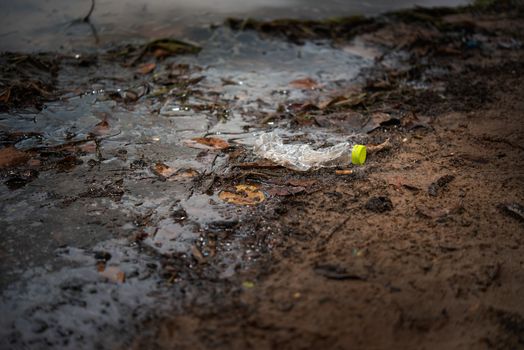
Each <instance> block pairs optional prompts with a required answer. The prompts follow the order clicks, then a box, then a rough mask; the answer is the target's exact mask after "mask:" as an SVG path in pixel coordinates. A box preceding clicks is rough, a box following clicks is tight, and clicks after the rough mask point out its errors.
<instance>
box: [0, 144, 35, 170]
mask: <svg viewBox="0 0 524 350" xmlns="http://www.w3.org/2000/svg"><path fill="white" fill-rule="evenodd" d="M29 158H30V155H29V153H28V152H24V151H20V150H18V149H16V148H15V147H13V146H9V147H5V148H1V149H0V169H2V168H8V167H12V166H17V165H20V164H23V163H25V162H26V161H28V160H29Z"/></svg>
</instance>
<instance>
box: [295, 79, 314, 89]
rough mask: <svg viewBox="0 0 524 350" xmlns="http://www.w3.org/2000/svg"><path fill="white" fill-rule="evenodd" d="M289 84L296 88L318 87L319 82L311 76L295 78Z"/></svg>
mask: <svg viewBox="0 0 524 350" xmlns="http://www.w3.org/2000/svg"><path fill="white" fill-rule="evenodd" d="M289 85H290V86H292V87H294V88H296V89H308V90H312V89H316V88H317V87H319V84H318V83H317V82H316V81H315V80H313V79H311V78H303V79H296V80H293V81H291V82H290V83H289Z"/></svg>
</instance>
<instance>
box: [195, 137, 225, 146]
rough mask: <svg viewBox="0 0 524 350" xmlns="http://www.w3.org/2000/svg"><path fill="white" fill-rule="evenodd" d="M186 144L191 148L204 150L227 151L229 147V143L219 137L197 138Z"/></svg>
mask: <svg viewBox="0 0 524 350" xmlns="http://www.w3.org/2000/svg"><path fill="white" fill-rule="evenodd" d="M186 144H187V145H188V146H189V147H193V148H204V149H226V148H228V147H229V143H228V142H227V141H226V140H222V139H220V138H218V137H195V138H194V139H191V140H187V141H186Z"/></svg>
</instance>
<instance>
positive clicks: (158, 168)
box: [152, 162, 176, 177]
mask: <svg viewBox="0 0 524 350" xmlns="http://www.w3.org/2000/svg"><path fill="white" fill-rule="evenodd" d="M152 170H153V172H154V173H155V174H157V175H159V176H163V177H170V176H171V175H173V174H174V173H175V172H176V170H175V169H173V168H171V167H170V166H168V165H166V164H164V163H161V162H158V163H156V164H155V166H154V167H153V169H152Z"/></svg>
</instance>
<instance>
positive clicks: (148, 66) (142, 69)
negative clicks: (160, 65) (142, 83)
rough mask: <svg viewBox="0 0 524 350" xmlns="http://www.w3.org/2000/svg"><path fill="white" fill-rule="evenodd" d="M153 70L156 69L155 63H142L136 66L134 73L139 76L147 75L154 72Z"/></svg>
mask: <svg viewBox="0 0 524 350" xmlns="http://www.w3.org/2000/svg"><path fill="white" fill-rule="evenodd" d="M155 68H156V63H144V64H141V65H140V66H138V69H137V70H136V72H137V73H140V74H149V73H151V72H152V71H154V70H155Z"/></svg>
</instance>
